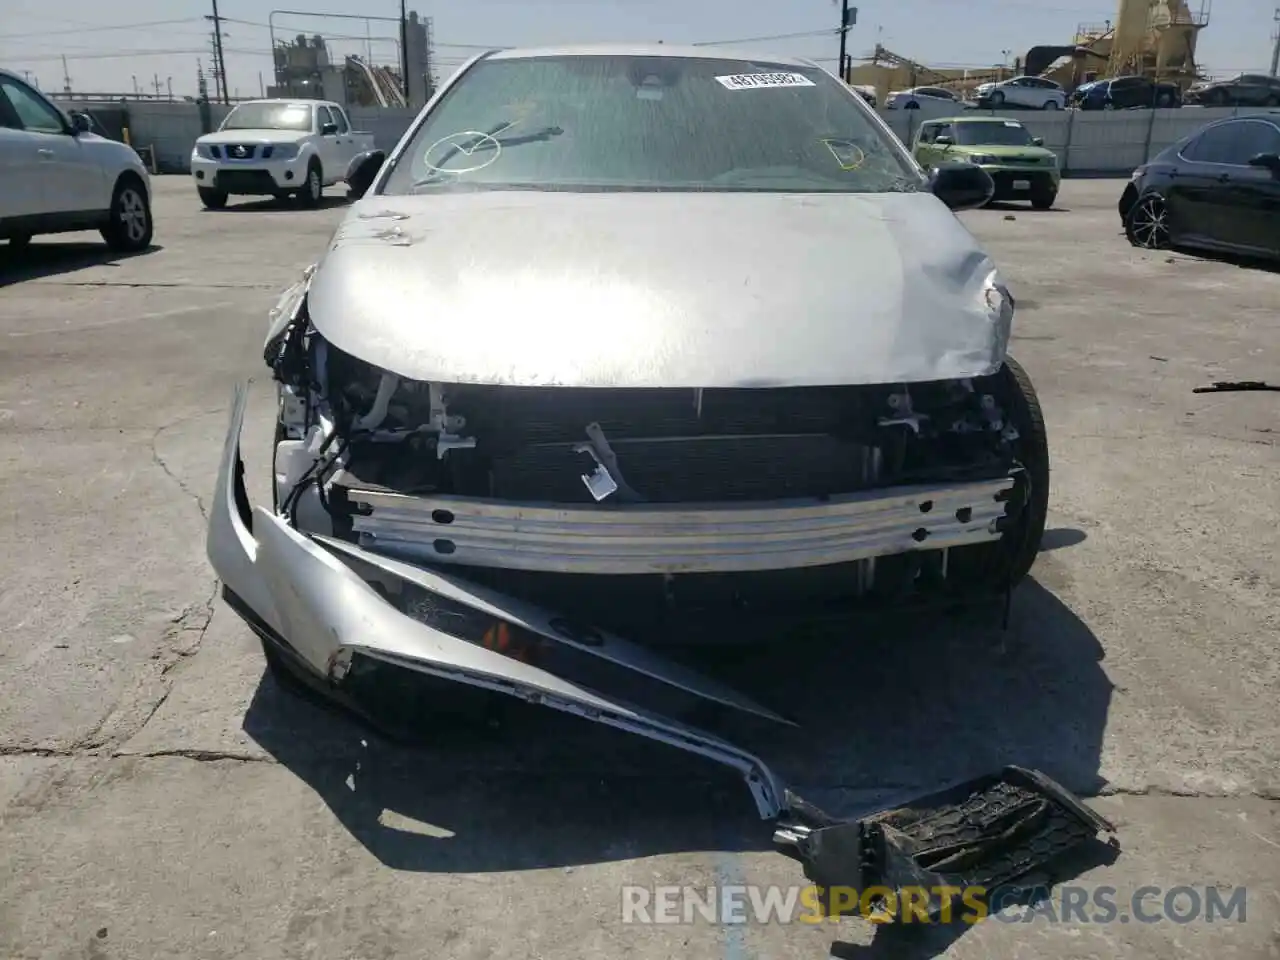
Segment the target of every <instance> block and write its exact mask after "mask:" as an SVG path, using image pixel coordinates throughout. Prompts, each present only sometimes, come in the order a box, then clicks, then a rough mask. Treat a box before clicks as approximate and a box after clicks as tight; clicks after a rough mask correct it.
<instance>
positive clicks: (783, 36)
mask: <svg viewBox="0 0 1280 960" xmlns="http://www.w3.org/2000/svg"><path fill="white" fill-rule="evenodd" d="M839 32H840V31H839V29H838V28H832V29H827V30H805V31H802V32H800V33H775V34H773V35H771V36H767V37H742V38H739V39H736V40H701V41H698V42H697V43H693V44H690V46H694V47H719V46H726V47H727V46H733V45H734V44H739V43H767V42H768V41H770V40H800V39H802V38H804V37H832V36H835V35H836V34H837V33H839ZM442 46H444V44H442Z"/></svg>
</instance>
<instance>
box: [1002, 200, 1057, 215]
mask: <svg viewBox="0 0 1280 960" xmlns="http://www.w3.org/2000/svg"><path fill="white" fill-rule="evenodd" d="M982 209H983V210H990V211H991V212H992V213H1025V214H1027V215H1029V216H1037V217H1039V216H1044V215H1045V214H1052V213H1070V212H1071V208H1070V207H1063V206H1059V205H1058V204H1056V203H1055V204H1054V205H1053V206H1052V207H1050V208H1049V209H1048V210H1037V209H1036V208H1035V207H1033V206H1031V204H1029V203H1020V202H1019V201H1017V200H992V201H991V202H990V203H988V204H987V205H986V206H985V207H982Z"/></svg>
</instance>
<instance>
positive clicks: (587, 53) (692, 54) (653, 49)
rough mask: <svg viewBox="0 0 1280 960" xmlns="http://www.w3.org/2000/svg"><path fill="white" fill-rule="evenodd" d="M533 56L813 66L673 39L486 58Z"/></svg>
mask: <svg viewBox="0 0 1280 960" xmlns="http://www.w3.org/2000/svg"><path fill="white" fill-rule="evenodd" d="M533 57H675V58H679V59H692V58H697V59H700V60H747V61H750V62H752V63H770V64H776V65H778V66H780V67H816V66H817V64H816V63H815V62H814V61H812V60H806V59H803V58H801V57H788V56H781V55H775V54H764V53H760V52H759V51H746V50H735V49H731V48H728V47H722V46H715V47H695V46H692V45H680V44H673V43H593V44H581V45H573V46H559V47H507V48H505V49H495V50H493V52H491V53H490V54H489V56H488V58H487V59H490V60H523V59H529V58H533Z"/></svg>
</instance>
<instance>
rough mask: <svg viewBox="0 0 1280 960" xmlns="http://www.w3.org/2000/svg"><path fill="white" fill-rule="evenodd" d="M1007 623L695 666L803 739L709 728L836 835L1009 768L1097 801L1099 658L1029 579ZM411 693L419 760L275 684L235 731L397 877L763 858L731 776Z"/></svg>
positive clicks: (531, 710) (856, 638) (664, 753)
mask: <svg viewBox="0 0 1280 960" xmlns="http://www.w3.org/2000/svg"><path fill="white" fill-rule="evenodd" d="M999 621H1000V611H999V610H995V611H992V610H990V609H988V608H982V609H980V610H977V611H973V612H969V613H965V614H961V615H953V616H949V617H948V616H942V615H938V614H903V615H898V616H894V617H882V618H879V620H878V622H877V620H876V619H870V618H868V619H867V620H866V621H865V622H862V621H860V622H859V623H858V624H857V625H849V629H848V630H847V631H846V633H845V635H844V636H842V637H839V638H836V641H835V642H833V641H832V639H831V638H830V637H827V638H823V639H810V640H802V641H788V642H787V643H785V644H772V645H768V646H759V647H751V648H736V647H735V648H730V649H728V650H726V649H725V648H720V649H719V650H703V651H702V652H701V653H700V654H699V655H698V656H696V657H688V656H686V657H684V659H687V660H690V662H692V663H693V665H694V666H697V667H699V668H700V669H702V670H703V671H704V672H706V673H709V674H713V675H715V676H717V677H719V678H720V679H724V680H727V681H728V682H730V683H732V684H733V685H735V686H737V687H738V688H739V689H741V690H743V692H746V693H748V694H750V695H753V696H755V697H756V698H757V699H759V700H760V701H762V702H764V703H766V704H768V705H770V706H772V707H774V708H775V709H778V710H779V711H780V712H782V713H783V714H785V715H788V716H791V717H793V718H795V719H796V720H797V721H798V723H799V724H800V727H799V728H790V727H781V726H778V725H773V724H769V725H768V728H767V729H762V727H764V725H765V724H767V721H759V724H757V723H756V722H755V721H754V720H752V719H747V720H743V721H736V720H735V721H733V722H731V723H721V724H719V725H718V726H717V727H716V730H717V732H718V733H720V734H721V735H722V736H725V737H726V738H728V739H730V740H732V741H733V742H736V743H738V744H739V745H740V746H743V747H745V748H747V749H750V750H752V751H754V752H755V753H756V754H757V755H759V756H761V757H763V758H765V759H766V760H767V761H768V762H769V764H770V765H771V766H772V768H773V769H774V771H775V773H777V774H778V776H779V777H780V778H781V779H782V780H783V781H784V782H785V783H786V784H788V785H789V786H791V787H792V788H793V789H795V790H796V792H797V793H799V794H800V795H801V796H802V797H804V798H805V799H807V800H809V801H811V802H813V803H816V804H817V805H818V806H820V807H822V808H823V809H825V810H827V811H828V812H829V813H831V814H834V815H836V816H842V817H848V816H861V815H865V814H867V813H870V812H873V811H874V810H876V809H882V808H883V805H884V804H885V803H890V802H893V801H896V800H901V799H903V797H904V795H912V794H917V795H918V794H923V793H927V792H930V791H931V790H933V789H936V788H937V787H939V786H940V785H942V784H945V783H951V782H956V781H960V780H964V779H968V778H970V777H974V776H979V775H981V774H984V773H988V772H991V771H994V770H998V769H1000V768H1001V767H1003V766H1004V765H1006V764H1010V763H1016V764H1021V765H1025V766H1030V767H1035V768H1038V769H1041V770H1043V771H1044V772H1045V773H1047V774H1049V775H1050V776H1052V777H1054V778H1056V779H1058V780H1059V781H1060V782H1062V783H1063V784H1064V785H1066V786H1067V787H1068V788H1069V789H1073V790H1075V791H1077V792H1079V793H1082V794H1084V795H1086V796H1087V795H1090V794H1092V793H1095V792H1096V791H1097V790H1098V789H1099V788H1100V787H1101V785H1102V781H1101V780H1100V778H1099V776H1098V769H1099V756H1100V752H1101V745H1102V738H1103V732H1104V728H1105V724H1106V719H1107V711H1108V707H1109V704H1110V698H1111V689H1112V688H1111V684H1110V683H1109V681H1108V680H1107V678H1106V676H1105V674H1104V673H1103V671H1102V668H1101V666H1100V661H1101V660H1102V656H1103V653H1102V648H1101V645H1100V644H1099V642H1098V640H1097V639H1096V638H1095V637H1094V636H1093V634H1092V633H1091V632H1090V630H1089V629H1088V627H1086V626H1085V624H1084V623H1082V622H1081V621H1080V620H1079V619H1078V618H1077V617H1076V616H1075V615H1074V614H1073V613H1072V612H1071V611H1070V610H1069V609H1068V608H1067V607H1066V606H1065V605H1064V604H1063V603H1061V602H1060V601H1059V600H1058V599H1057V597H1055V596H1054V595H1053V594H1052V593H1050V592H1049V591H1048V590H1046V589H1045V588H1043V587H1042V586H1040V585H1039V584H1038V583H1037V582H1035V580H1034V579H1029V580H1027V581H1026V582H1025V583H1024V584H1023V585H1022V586H1021V587H1019V588H1018V590H1017V591H1015V593H1014V596H1013V600H1012V604H1011V609H1010V619H1009V627H1008V629H1007V630H1001V628H1000V623H999ZM399 675H400V676H403V677H405V682H406V684H408V685H409V686H407V687H406V688H405V689H411V690H412V691H413V692H412V693H411V694H410V698H411V699H412V698H416V700H415V703H414V706H416V707H426V706H428V705H429V708H430V709H429V710H428V712H427V713H426V714H425V715H426V716H429V717H431V719H429V720H427V721H426V722H424V723H423V724H422V726H421V730H422V735H421V737H420V740H419V742H418V743H416V744H412V745H404V744H396V743H392V742H389V741H388V740H386V739H384V738H382V737H380V736H378V735H376V734H375V733H373V732H372V731H371V730H370V728H368V727H367V726H364V725H362V724H359V723H357V722H354V721H353V720H351V719H350V718H349V717H348V716H346V715H345V714H342V713H340V712H337V711H334V710H326V709H323V708H321V707H319V706H317V705H316V704H314V703H312V702H309V701H307V700H305V699H303V698H300V697H298V696H296V695H295V694H293V693H291V692H287V691H285V690H283V689H282V688H281V687H280V686H279V685H278V683H277V682H276V681H275V680H274V679H272V677H271V676H270V675H269V674H268V675H266V676H264V679H263V681H262V683H261V684H260V685H259V688H258V690H257V692H256V694H255V696H254V699H253V701H252V703H251V704H250V707H249V709H248V711H247V713H246V716H245V719H244V724H243V726H244V730H245V732H246V733H247V734H248V735H249V736H251V737H252V738H253V739H254V740H255V741H256V742H257V743H258V744H260V745H261V746H262V747H263V748H264V749H265V750H266V751H267V752H268V753H269V754H270V755H271V756H273V757H274V758H275V759H276V760H278V761H279V762H280V763H281V764H282V765H283V766H285V767H286V768H287V769H289V770H290V771H292V772H293V773H294V774H295V775H296V776H298V777H299V778H301V779H302V780H303V781H304V782H306V783H307V784H308V785H310V786H311V788H312V789H314V790H315V791H316V793H317V794H318V795H319V796H320V798H321V799H322V800H323V802H324V803H325V804H326V805H327V806H328V807H329V808H330V809H331V810H332V811H333V813H334V815H335V816H336V817H337V819H338V820H339V821H340V822H341V823H342V824H343V825H344V827H345V828H346V829H347V830H348V831H350V833H351V834H352V836H353V837H355V838H356V839H357V840H358V841H359V842H360V843H361V844H362V845H364V846H365V847H366V848H367V849H368V850H369V852H370V853H372V854H373V855H374V856H375V857H377V858H378V859H379V860H380V861H381V862H382V863H383V864H385V865H386V866H389V867H392V868H394V869H400V870H413V871H428V872H452V873H476V872H490V871H510V870H525V869H537V868H548V867H565V866H574V865H580V864H590V863H601V862H613V861H617V860H623V859H634V858H637V857H644V856H653V855H659V854H668V853H675V852H686V851H730V852H732V851H761V850H768V849H770V848H771V847H770V840H771V829H770V826H769V824H767V823H764V822H762V821H761V820H760V819H759V818H758V816H757V815H756V810H755V807H754V805H753V804H752V803H751V801H750V796H749V793H748V791H747V789H746V787H745V785H744V784H743V783H742V781H741V780H740V779H738V777H737V776H736V775H735V774H734V773H733V772H732V771H724V770H722V769H721V768H719V767H717V766H715V765H713V764H710V763H709V762H705V761H702V760H700V759H699V758H697V757H695V756H693V755H690V754H686V753H684V752H682V751H678V750H675V749H672V748H669V747H666V746H664V745H661V744H653V743H650V742H648V741H645V740H643V739H641V738H639V737H635V736H630V735H628V734H626V733H622V732H615V731H612V730H610V729H608V728H606V727H603V726H600V725H596V724H592V723H590V722H588V721H585V720H580V719H577V718H573V717H569V716H565V715H562V714H558V713H555V712H553V711H551V710H548V709H546V708H540V707H533V706H530V705H527V704H524V703H521V702H519V701H515V700H513V699H510V698H506V697H499V696H497V695H484V694H478V693H474V692H473V691H471V690H470V689H468V688H464V687H461V686H459V685H456V684H452V685H451V684H448V683H447V682H445V681H436V682H434V684H435V685H433V683H428V682H423V681H422V678H419V677H417V676H416V675H406V674H404V673H403V672H401V673H400V674H399ZM402 695H403V691H400V692H394V691H389V692H388V696H391V697H395V696H402ZM796 882H798V883H799V882H802V877H801V874H800V870H799V867H798V866H797V868H796Z"/></svg>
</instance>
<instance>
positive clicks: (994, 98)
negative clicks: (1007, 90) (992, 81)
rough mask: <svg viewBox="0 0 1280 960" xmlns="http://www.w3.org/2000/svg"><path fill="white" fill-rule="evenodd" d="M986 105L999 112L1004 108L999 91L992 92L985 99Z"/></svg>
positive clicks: (1002, 96)
mask: <svg viewBox="0 0 1280 960" xmlns="http://www.w3.org/2000/svg"><path fill="white" fill-rule="evenodd" d="M987 103H989V104H991V106H992V107H994V108H995V109H997V110H999V109H1000V108H1001V107H1003V106H1004V94H1003V93H1001V92H1000V91H999V90H996V91H994V92H993V93H992V94H991V96H989V97H987Z"/></svg>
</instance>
